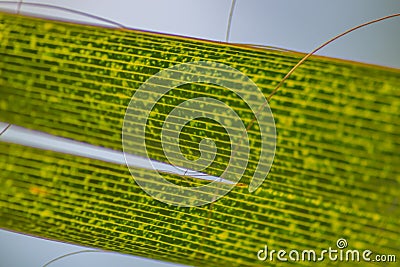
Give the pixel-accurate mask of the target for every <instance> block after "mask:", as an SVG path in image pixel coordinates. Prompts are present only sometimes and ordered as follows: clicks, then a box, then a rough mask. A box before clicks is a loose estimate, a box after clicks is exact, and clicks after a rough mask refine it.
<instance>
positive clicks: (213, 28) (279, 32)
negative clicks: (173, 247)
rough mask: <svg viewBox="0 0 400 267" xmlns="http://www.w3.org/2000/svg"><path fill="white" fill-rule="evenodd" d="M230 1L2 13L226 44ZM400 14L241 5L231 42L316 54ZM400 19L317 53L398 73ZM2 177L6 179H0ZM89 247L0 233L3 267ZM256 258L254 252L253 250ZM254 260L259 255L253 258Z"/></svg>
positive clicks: (42, 0)
mask: <svg viewBox="0 0 400 267" xmlns="http://www.w3.org/2000/svg"><path fill="white" fill-rule="evenodd" d="M232 2H233V1H232V0H129V1H128V0H114V1H101V0H97V1H95V0H85V1H81V0H32V1H30V0H23V1H20V2H10V1H1V0H0V11H5V12H10V13H21V14H29V15H35V16H40V17H46V18H53V19H58V20H70V21H76V22H83V23H90V24H96V25H99V26H115V25H113V24H109V23H106V22H104V21H100V20H96V19H94V18H89V17H87V16H82V15H77V14H74V13H71V12H67V11H61V10H55V9H53V8H49V7H44V6H35V5H33V4H35V3H36V4H50V5H55V6H59V7H65V8H69V9H73V10H77V11H82V12H86V13H89V14H92V15H96V16H99V17H102V18H105V19H109V20H112V21H115V22H118V23H120V24H122V25H124V26H126V27H128V28H135V29H142V30H148V31H156V32H162V33H169V34H176V35H183V36H191V37H196V38H202V39H208V40H215V41H226V40H227V28H228V20H229V14H230V11H231V7H232ZM393 13H400V1H393V0H381V1H376V0H352V1H346V0H335V1H333V0H330V1H319V0H301V1H298V0H280V1H272V0H237V1H236V3H235V6H234V9H233V17H232V23H231V31H230V34H229V39H228V41H229V42H231V43H245V44H255V45H267V46H275V47H280V48H285V49H290V50H295V51H299V52H310V51H311V50H313V49H314V48H316V47H318V46H319V45H320V44H322V43H323V42H325V41H327V40H329V39H330V38H332V37H334V36H335V35H337V34H339V33H341V32H343V31H345V30H347V29H349V28H352V27H354V26H357V25H358V24H361V23H364V22H367V21H369V20H373V19H376V18H379V17H383V16H386V15H389V14H393ZM399 47H400V18H393V19H390V20H386V21H383V22H379V23H377V24H373V25H370V26H368V27H365V28H362V29H360V30H357V31H355V32H353V33H351V34H349V35H347V36H345V37H343V38H341V39H339V40H337V41H335V42H334V43H332V44H330V45H329V46H327V47H326V48H324V49H322V50H321V51H320V52H318V53H317V54H319V55H325V56H330V57H336V58H342V59H349V60H355V61H359V62H365V63H370V64H377V65H382V66H388V67H394V68H400V49H399ZM0 179H1V178H0ZM83 249H84V250H88V249H90V248H83V247H80V246H75V245H71V244H64V243H60V242H55V241H49V240H44V239H40V238H35V237H29V236H26V235H22V234H18V233H13V232H9V231H5V230H0V267H3V266H4V267H6V266H7V267H25V266H43V265H44V264H45V263H47V262H49V261H50V260H52V259H55V258H57V257H59V256H62V255H65V254H68V253H72V252H76V251H80V250H83ZM255 253H256V251H255ZM254 255H255V256H254V257H256V254H254ZM48 266H49V267H69V266H97V267H103V266H120V267H124V266H142V267H143V266H148V267H151V266H153V267H156V266H180V265H176V264H171V263H165V262H159V261H154V260H149V259H143V258H139V257H134V256H129V255H121V254H118V253H100V252H99V253H81V254H76V255H72V256H69V257H65V258H62V259H60V260H58V261H56V262H53V263H51V264H50V265H48Z"/></svg>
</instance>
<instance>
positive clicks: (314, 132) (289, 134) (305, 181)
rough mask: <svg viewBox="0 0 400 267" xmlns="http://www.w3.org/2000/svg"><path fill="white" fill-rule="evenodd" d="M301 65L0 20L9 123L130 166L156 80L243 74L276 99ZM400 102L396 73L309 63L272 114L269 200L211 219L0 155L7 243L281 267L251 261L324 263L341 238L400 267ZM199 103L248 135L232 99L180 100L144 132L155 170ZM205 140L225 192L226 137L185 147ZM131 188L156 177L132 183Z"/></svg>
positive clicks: (88, 169)
mask: <svg viewBox="0 0 400 267" xmlns="http://www.w3.org/2000/svg"><path fill="white" fill-rule="evenodd" d="M302 56H303V55H301V54H297V53H292V52H282V51H274V50H263V49H256V48H251V47H240V46H234V45H228V44H223V43H214V42H208V41H202V40H194V39H189V38H182V37H176V36H166V35H161V34H154V33H145V32H139V31H132V30H116V29H106V28H98V27H92V26H83V25H74V24H69V23H64V22H54V21H47V20H43V19H36V18H29V17H24V16H15V15H10V14H5V13H0V121H4V122H8V123H12V124H16V125H19V126H23V127H26V128H29V129H34V130H39V131H43V132H46V133H50V134H54V135H57V136H61V137H66V138H71V139H74V140H78V141H83V142H86V143H90V144H93V145H98V146H102V147H107V148H112V149H115V150H119V151H122V139H121V131H122V125H123V120H124V115H125V110H126V108H127V106H128V104H129V101H130V99H131V97H132V95H133V94H134V92H135V90H136V89H137V88H139V87H140V85H141V84H143V83H144V82H145V81H146V80H147V79H148V78H149V77H151V76H152V75H154V74H156V73H157V72H159V71H160V70H162V69H165V68H168V67H171V66H173V65H176V64H180V63H184V62H195V61H211V62H219V63H223V64H226V65H228V66H230V67H233V68H235V69H237V70H239V71H241V72H243V73H244V74H246V75H247V76H248V77H249V78H250V79H251V80H252V81H253V82H254V83H255V84H256V85H257V86H258V87H259V88H260V89H261V90H262V92H263V93H264V95H265V96H268V94H269V93H271V91H272V90H273V89H274V86H276V85H277V84H278V83H279V81H280V80H281V79H282V78H283V76H284V75H285V74H286V73H287V72H288V71H289V70H290V68H291V67H292V66H293V65H294V64H296V63H297V62H298V61H299V60H300V59H301V57H302ZM210 75H212V74H210ZM399 87H400V71H399V70H396V69H389V68H382V67H377V66H370V65H363V64H358V63H354V62H349V61H341V60H335V59H330V58H323V57H312V58H311V59H310V60H308V61H306V62H305V63H304V65H302V66H301V67H300V68H299V69H298V70H296V71H295V73H294V74H293V75H292V76H291V78H290V79H289V80H288V81H286V83H285V84H284V85H283V86H282V88H281V89H280V91H279V92H278V93H277V95H275V96H274V97H273V98H272V100H271V102H270V107H271V109H272V112H273V114H274V118H275V124H276V129H277V144H276V155H275V160H274V163H273V165H272V168H271V171H270V173H269V174H268V177H267V178H266V180H265V182H264V183H263V185H262V186H261V187H260V188H259V189H258V190H257V191H255V192H254V193H249V191H248V188H247V187H239V186H238V187H235V188H234V189H233V190H232V191H231V192H230V193H229V194H228V195H226V196H225V197H223V198H221V199H220V200H218V201H216V202H215V203H213V204H209V205H206V206H202V207H192V208H182V207H175V206H171V205H167V204H164V203H161V202H159V201H157V200H154V199H152V198H151V197H150V196H148V195H147V194H146V193H145V192H144V191H142V190H141V188H140V187H138V186H137V185H136V184H135V182H134V181H133V179H132V177H131V175H130V173H129V170H128V169H127V167H126V166H120V165H116V164H111V163H105V162H101V161H96V160H91V159H87V158H81V157H77V156H71V155H65V154H60V153H56V152H50V151H43V150H38V149H34V148H28V147H23V146H20V145H14V144H7V143H2V142H0V154H1V156H0V170H1V172H0V227H2V228H5V229H10V230H13V231H18V232H22V233H27V234H31V235H37V236H41V237H44V238H50V239H56V240H60V241H66V242H72V243H77V244H81V245H87V246H94V247H98V248H102V249H107V250H113V251H119V252H123V253H129V254H134V255H142V256H146V257H150V258H155V259H163V260H167V261H173V262H178V263H183V264H190V265H196V266H256V265H260V266H266V265H271V266H274V265H276V266H281V265H282V263H281V262H277V261H273V262H262V261H259V260H258V259H257V252H258V251H259V250H260V249H262V248H264V245H268V247H270V248H271V249H275V250H279V249H287V250H288V251H289V250H290V249H299V250H302V249H315V250H322V249H328V248H329V247H335V246H336V240H337V239H339V238H346V239H347V241H348V242H349V248H351V249H359V250H364V249H370V250H372V251H373V252H374V253H375V254H397V256H400V236H399V226H400V209H399V207H398V203H399V195H400V187H399V185H400V155H399V151H400V129H399V126H400V115H399V114H400V90H399V89H400V88H399ZM243 90H244V92H245V88H244V89H243ZM201 96H212V97H215V98H216V99H219V100H221V101H223V102H224V103H227V104H229V105H230V106H231V107H232V108H233V109H234V110H235V111H236V112H237V114H239V115H240V117H241V118H242V120H243V123H244V124H245V125H249V123H250V122H251V121H252V119H253V118H254V114H253V113H252V112H251V110H250V109H249V107H248V106H247V105H246V104H244V103H243V102H242V101H241V99H240V98H239V97H238V96H237V95H235V94H234V93H232V92H230V91H229V90H228V89H226V88H222V87H218V86H215V85H209V84H188V85H185V86H181V87H179V88H175V89H174V90H171V91H170V92H169V93H168V95H166V96H165V97H163V98H162V99H160V101H159V102H158V103H157V104H156V107H155V108H154V110H153V111H152V116H151V118H149V121H148V125H146V145H147V149H148V152H149V154H150V156H151V157H152V158H154V159H157V160H160V161H165V162H166V158H165V155H164V154H163V151H162V146H161V141H160V138H161V137H160V128H161V127H162V121H163V119H165V116H166V115H167V114H168V112H170V111H171V109H172V108H173V107H174V106H176V105H178V104H179V103H182V102H183V101H185V100H187V99H192V98H195V97H201ZM250 99H251V97H250ZM251 101H253V102H257V99H252V100H251ZM225 119H226V120H227V122H226V123H229V118H225ZM263 126H265V125H262V122H258V123H255V124H254V125H253V126H252V127H251V128H250V129H249V131H248V139H249V143H250V148H251V155H250V162H249V164H248V165H247V168H246V172H245V174H244V175H243V179H242V182H243V183H245V184H248V182H249V179H251V176H252V174H253V173H254V169H255V167H256V165H257V159H258V156H259V155H258V153H259V151H258V148H259V144H260V137H259V134H258V133H259V127H263ZM205 137H208V138H212V139H214V140H215V141H216V144H217V146H218V151H217V156H216V158H215V162H214V163H213V164H212V165H211V166H210V167H209V168H208V169H207V170H206V171H207V173H209V174H212V175H216V176H218V175H220V174H221V173H222V172H223V170H224V168H225V167H226V161H227V159H229V156H230V155H231V152H232V151H231V145H230V144H229V138H227V134H226V132H224V130H223V128H222V127H221V126H220V125H218V124H216V123H215V122H214V121H209V120H207V119H198V120H194V121H193V122H191V123H190V124H188V125H187V126H185V127H184V128H183V132H182V135H181V140H179V143H180V145H181V148H182V152H183V153H184V154H185V155H186V156H187V157H188V158H193V159H195V158H196V157H198V153H199V151H198V143H199V142H200V140H201V139H202V138H205ZM135 175H136V176H137V177H146V176H148V175H149V174H148V173H147V172H146V171H145V170H141V169H137V171H136V172H135ZM168 177H169V179H170V180H172V181H174V182H175V183H178V184H185V185H187V184H191V183H201V182H199V181H189V180H188V179H186V178H185V177H179V176H173V175H170V176H168ZM149 178H151V177H149ZM296 264H298V265H310V263H309V262H298V263H296ZM321 264H322V265H335V264H338V265H341V262H329V261H328V260H327V259H325V261H324V262H322V263H321ZM342 264H343V263H342ZM351 264H359V263H346V266H347V265H351Z"/></svg>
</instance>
